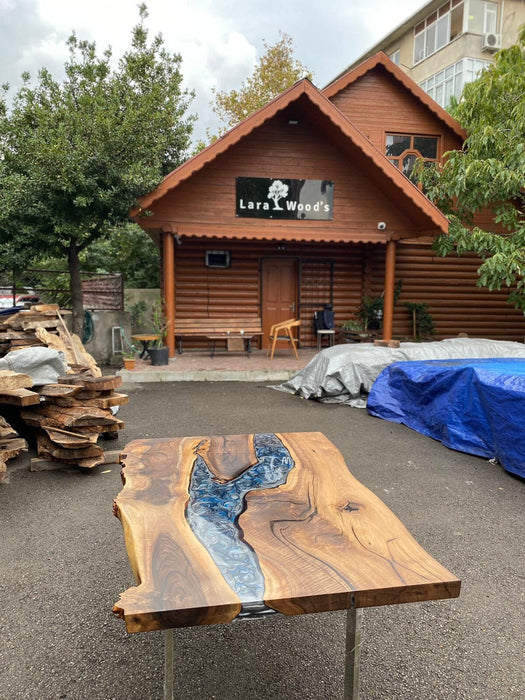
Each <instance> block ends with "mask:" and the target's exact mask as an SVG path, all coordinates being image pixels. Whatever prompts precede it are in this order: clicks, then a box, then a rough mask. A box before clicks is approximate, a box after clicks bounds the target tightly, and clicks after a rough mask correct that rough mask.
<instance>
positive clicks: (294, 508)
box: [114, 433, 460, 698]
mask: <svg viewBox="0 0 525 700" xmlns="http://www.w3.org/2000/svg"><path fill="white" fill-rule="evenodd" d="M123 452H124V454H123V456H122V461H123V464H124V468H123V471H122V475H123V477H122V478H123V482H124V488H123V490H122V491H121V492H120V494H119V495H118V496H117V498H116V500H115V506H114V512H115V514H116V515H117V516H118V517H119V518H120V520H121V522H122V526H123V528H124V537H125V541H126V548H127V551H128V556H129V559H130V562H131V567H132V570H133V573H134V576H135V579H136V581H137V584H138V585H137V586H136V587H132V588H129V589H128V590H127V591H125V593H123V594H122V595H121V598H120V601H119V602H118V603H117V604H116V605H115V607H114V612H115V613H116V614H117V615H118V616H119V617H121V618H123V619H124V620H125V622H126V628H127V630H128V632H146V631H149V630H161V629H165V630H167V629H170V628H173V627H185V626H190V625H208V624H216V623H228V622H231V621H233V620H235V619H242V618H244V617H249V618H253V617H258V616H259V617H264V616H265V615H268V614H272V613H275V612H278V613H283V614H285V615H299V614H302V613H313V612H325V611H329V610H341V609H347V610H349V617H348V627H347V669H346V682H345V697H346V698H356V697H357V681H358V674H357V669H358V656H356V654H355V649H356V647H357V648H358V647H359V644H358V634H359V632H358V625H357V618H356V609H357V608H362V607H367V606H373V605H390V604H394V603H408V602H413V601H423V600H436V599H439V598H454V597H456V596H458V595H459V589H460V582H459V581H458V579H457V578H455V576H453V574H451V573H450V572H449V571H447V570H446V569H445V568H444V567H443V566H441V564H439V563H438V562H437V561H435V560H434V559H433V558H432V557H431V556H430V555H429V554H428V553H427V552H426V551H425V550H424V549H423V548H422V547H420V546H419V545H418V544H417V542H416V541H415V540H414V539H413V537H412V536H411V535H410V534H409V532H408V531H407V530H406V528H405V527H404V526H403V524H402V523H401V522H400V521H399V520H398V518H396V516H395V515H394V514H393V513H392V512H391V511H390V510H389V509H388V508H387V507H386V506H385V505H384V503H382V501H381V500H380V499H379V498H377V497H376V496H375V495H374V494H373V493H372V492H371V491H369V490H368V489H366V488H365V487H364V486H363V485H362V484H361V483H359V482H358V481H357V480H356V479H355V478H354V477H353V476H352V474H351V473H350V472H349V471H348V468H347V466H346V464H345V462H344V459H343V457H342V455H341V453H340V452H339V451H338V450H337V449H336V447H335V446H334V445H333V444H332V443H331V442H330V441H329V440H328V439H327V438H326V437H325V436H324V435H323V434H322V433H281V434H279V433H276V434H273V433H270V434H259V435H230V436H219V437H202V436H201V437H186V438H166V439H160V440H136V441H134V442H131V443H130V444H128V445H127V446H126V447H125V448H124V451H123ZM172 644H173V639H172V637H171V636H170V637H166V649H167V666H166V673H167V676H166V677H167V682H166V695H165V697H171V696H172V695H171V693H172V692H173V691H172V680H171V679H172V676H171V673H172V671H171V662H172V648H173V647H172ZM170 688H171V689H170Z"/></svg>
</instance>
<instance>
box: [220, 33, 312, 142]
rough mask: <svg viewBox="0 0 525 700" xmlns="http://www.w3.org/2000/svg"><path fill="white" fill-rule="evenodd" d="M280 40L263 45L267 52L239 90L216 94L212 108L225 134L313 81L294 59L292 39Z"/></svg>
mask: <svg viewBox="0 0 525 700" xmlns="http://www.w3.org/2000/svg"><path fill="white" fill-rule="evenodd" d="M279 37H280V38H279V41H277V42H276V43H275V44H274V45H273V46H269V45H268V44H267V43H266V42H265V41H263V45H264V48H265V49H266V51H265V53H264V54H263V56H261V58H260V59H259V62H258V64H257V65H256V67H255V69H254V71H253V73H252V75H251V76H250V77H249V78H247V79H246V80H245V81H244V83H243V84H242V85H241V87H240V88H239V90H231V91H230V92H215V91H214V95H215V103H212V104H211V107H212V109H213V111H214V112H215V114H217V115H218V116H219V117H220V119H221V121H223V122H224V123H225V126H224V128H223V129H222V130H221V134H222V133H224V132H225V131H227V130H228V129H231V127H233V126H235V125H236V124H238V123H239V122H240V121H242V120H243V119H245V118H246V117H249V116H250V114H253V112H256V111H257V110H258V109H260V108H261V107H264V105H265V104H267V103H268V102H270V100H273V98H274V97H277V95H280V94H281V92H283V91H284V90H286V89H287V88H289V87H290V86H291V85H293V84H294V83H296V82H297V81H298V80H300V79H301V78H309V79H310V80H312V77H313V74H312V73H310V71H309V70H308V69H307V68H306V67H305V66H304V65H303V64H302V63H301V62H300V61H298V60H297V59H296V58H294V55H293V41H292V38H291V37H290V36H289V35H288V34H283V33H281V32H279ZM211 140H213V138H212V139H211Z"/></svg>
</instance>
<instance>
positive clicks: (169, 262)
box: [162, 231, 175, 357]
mask: <svg viewBox="0 0 525 700" xmlns="http://www.w3.org/2000/svg"><path fill="white" fill-rule="evenodd" d="M174 243H175V242H174V239H173V233H172V232H171V231H163V232H162V253H163V276H164V310H165V312H166V320H167V322H168V335H167V341H168V349H169V356H170V357H175V333H174V329H175V244H174Z"/></svg>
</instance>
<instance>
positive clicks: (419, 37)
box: [338, 0, 525, 108]
mask: <svg viewBox="0 0 525 700" xmlns="http://www.w3.org/2000/svg"><path fill="white" fill-rule="evenodd" d="M524 23H525V2H524V0H448V1H447V2H445V3H444V2H443V0H432V2H429V3H427V4H426V5H424V6H423V7H421V9H419V10H418V11H417V12H416V13H415V14H413V15H412V16H411V17H409V18H408V19H406V20H405V21H404V22H402V23H401V24H400V25H399V26H398V27H397V28H396V29H394V30H393V31H392V32H391V33H390V34H388V35H387V36H385V37H384V38H383V39H382V40H381V41H380V42H378V43H377V44H375V45H374V46H372V47H371V48H370V50H369V51H367V52H366V53H364V54H362V55H361V56H359V58H357V59H356V60H355V61H354V62H353V63H352V64H351V65H350V66H349V67H348V68H346V69H345V70H344V71H343V72H342V73H341V75H342V74H343V73H346V72H347V71H348V70H351V69H352V68H354V67H355V66H357V65H358V64H359V63H361V62H362V61H364V60H365V59H367V58H368V57H370V56H373V55H374V54H376V53H377V52H378V51H383V52H384V53H386V54H387V56H389V57H390V59H391V60H392V61H393V62H394V63H395V64H396V65H398V66H399V67H400V68H401V69H402V70H403V71H404V72H405V73H407V74H408V75H409V76H410V77H411V78H412V80H414V82H416V83H417V84H418V85H419V86H420V87H421V88H423V90H424V91H425V92H426V93H427V94H428V95H430V97H432V98H433V99H434V100H436V102H437V103H438V104H439V105H440V106H441V107H445V108H446V107H447V106H448V105H449V104H450V99H451V97H452V96H455V97H456V98H459V97H460V95H461V92H462V90H463V86H464V85H465V84H466V83H469V82H472V81H473V80H475V78H476V76H477V75H478V74H479V72H480V71H481V70H483V68H486V67H487V66H489V65H490V64H491V63H492V61H493V58H494V54H495V53H496V51H498V50H499V49H502V48H507V47H508V46H511V45H512V44H514V43H515V42H516V39H517V36H518V30H519V27H520V26H521V25H522V24H524ZM338 77H339V76H338Z"/></svg>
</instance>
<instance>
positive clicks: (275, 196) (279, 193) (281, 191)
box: [268, 180, 288, 211]
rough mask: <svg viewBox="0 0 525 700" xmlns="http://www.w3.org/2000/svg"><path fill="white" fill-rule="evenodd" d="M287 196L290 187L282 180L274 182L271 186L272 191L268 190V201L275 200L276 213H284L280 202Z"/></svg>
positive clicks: (274, 208)
mask: <svg viewBox="0 0 525 700" xmlns="http://www.w3.org/2000/svg"><path fill="white" fill-rule="evenodd" d="M287 196H288V185H285V184H284V182H281V180H274V181H273V182H272V184H271V185H270V189H269V190H268V199H272V200H273V204H274V207H273V210H274V211H283V208H282V207H280V206H279V200H280V199H282V198H283V197H287Z"/></svg>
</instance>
